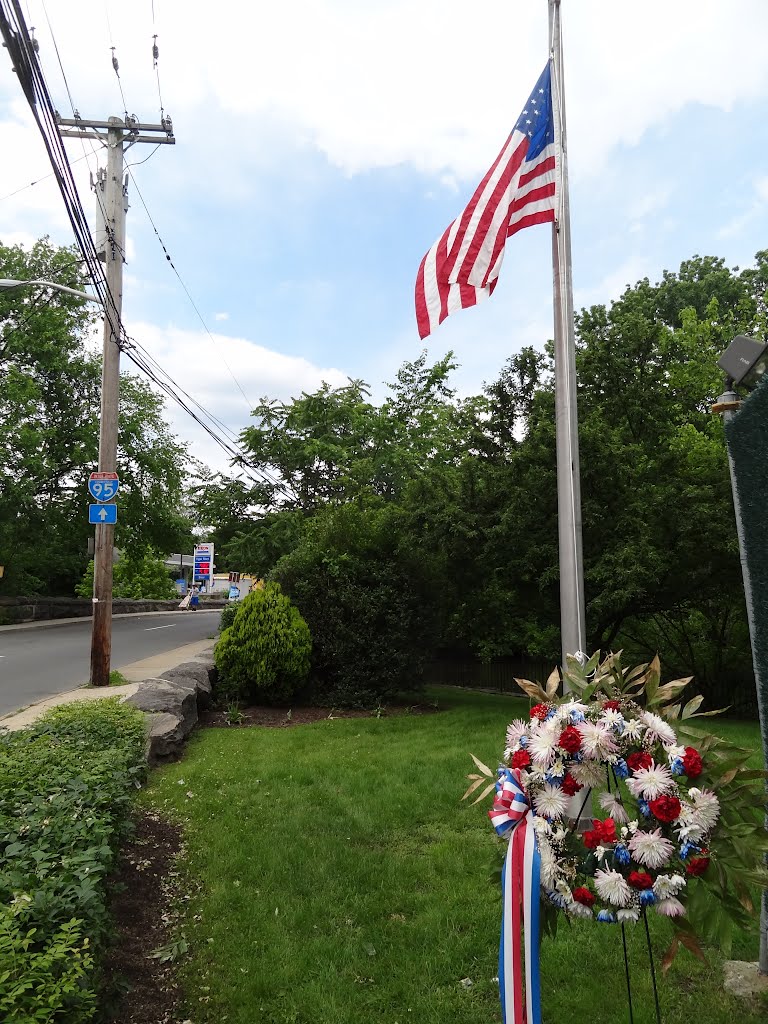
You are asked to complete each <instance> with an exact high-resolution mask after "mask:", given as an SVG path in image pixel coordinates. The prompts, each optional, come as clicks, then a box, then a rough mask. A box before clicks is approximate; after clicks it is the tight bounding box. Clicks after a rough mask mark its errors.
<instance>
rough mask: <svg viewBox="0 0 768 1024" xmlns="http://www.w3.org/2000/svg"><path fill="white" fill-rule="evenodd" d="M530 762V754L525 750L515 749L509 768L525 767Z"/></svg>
mask: <svg viewBox="0 0 768 1024" xmlns="http://www.w3.org/2000/svg"><path fill="white" fill-rule="evenodd" d="M530 763H531V755H530V754H529V753H528V751H527V750H516V751H515V752H514V754H513V755H512V760H511V761H510V767H511V768H527V767H528V765H529V764H530Z"/></svg>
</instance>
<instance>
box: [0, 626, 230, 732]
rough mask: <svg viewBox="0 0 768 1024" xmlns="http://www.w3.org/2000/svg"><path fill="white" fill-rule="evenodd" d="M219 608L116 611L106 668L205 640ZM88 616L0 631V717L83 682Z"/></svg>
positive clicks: (212, 629)
mask: <svg viewBox="0 0 768 1024" xmlns="http://www.w3.org/2000/svg"><path fill="white" fill-rule="evenodd" d="M220 617H221V611H220V610H216V611H210V612H205V611H196V612H191V611H188V612H169V613H168V614H164V615H157V614H154V615H121V616H117V617H115V618H114V619H113V620H112V668H113V669H120V668H124V667H125V666H126V665H130V664H132V663H133V662H134V661H141V660H143V659H144V658H150V657H153V656H154V655H157V654H163V653H165V652H166V651H171V650H173V649H174V648H176V647H181V646H183V645H184V644H191V643H194V642H195V641H196V640H205V639H206V638H207V637H210V636H213V635H214V634H215V632H216V630H217V628H218V625H219V619H220ZM90 662H91V620H90V619H83V620H82V621H78V622H68V623H63V624H56V625H54V624H49V623H46V624H45V625H40V626H34V627H31V628H28V629H9V630H4V629H3V630H0V715H4V714H7V713H8V712H9V711H15V710H17V709H18V708H21V707H26V705H27V704H33V703H34V702H35V701H38V700H42V699H43V698H44V697H51V696H53V694H55V693H63V692H65V691H67V690H72V689H74V688H75V687H76V686H80V685H82V684H83V683H85V682H87V681H88V674H89V670H90Z"/></svg>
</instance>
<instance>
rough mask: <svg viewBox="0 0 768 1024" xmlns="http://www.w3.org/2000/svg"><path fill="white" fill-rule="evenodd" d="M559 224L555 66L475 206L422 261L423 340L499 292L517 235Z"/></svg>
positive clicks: (418, 301)
mask: <svg viewBox="0 0 768 1024" xmlns="http://www.w3.org/2000/svg"><path fill="white" fill-rule="evenodd" d="M554 219H555V132H554V119H553V116H552V92H551V88H550V67H549V64H547V66H546V67H545V69H544V71H543V72H542V74H541V77H540V78H539V80H538V82H537V83H536V85H535V86H534V89H533V92H532V93H531V95H530V98H529V99H528V102H527V103H526V104H525V108H524V110H523V112H522V114H521V115H520V117H519V118H518V120H517V124H516V125H515V127H514V129H513V130H512V134H511V135H510V136H509V138H508V139H507V142H506V144H505V146H504V148H503V149H502V151H501V153H499V155H498V157H497V158H496V161H495V163H494V164H493V166H492V167H491V169H490V170H489V171H488V173H487V174H486V176H485V177H484V178H483V180H482V181H481V182H480V184H479V185H478V187H477V189H476V191H475V194H474V195H473V196H472V199H471V200H470V202H469V205H468V206H467V208H466V209H465V210H464V212H463V213H462V214H461V215H460V216H459V217H457V218H456V220H455V221H454V222H453V223H452V224H451V225H450V226H449V227H448V228H447V229H446V230H445V231H444V232H443V234H442V235H441V236H440V238H439V239H438V240H437V241H436V242H435V244H434V245H433V246H432V248H431V249H430V250H429V252H428V253H427V254H426V256H425V257H424V259H423V260H422V261H421V266H420V267H419V273H418V276H417V278H416V321H417V323H418V327H419V335H420V337H422V338H426V337H427V335H428V334H431V333H432V331H434V329H435V328H436V327H437V326H438V325H439V324H441V323H442V322H443V320H445V318H446V317H447V316H448V315H449V314H450V313H453V312H455V311H456V310H457V309H467V308H468V307H469V306H474V305H476V304H477V303H478V302H480V301H481V299H485V298H487V296H489V295H491V294H492V292H493V289H494V288H495V287H496V283H497V281H498V278H499V270H500V269H501V263H502V260H503V259H504V246H505V244H506V241H507V239H508V238H509V237H510V236H511V235H514V234H515V232H517V231H520V230H521V229H522V228H527V227H530V225H531V224H543V223H545V222H547V221H553V220H554Z"/></svg>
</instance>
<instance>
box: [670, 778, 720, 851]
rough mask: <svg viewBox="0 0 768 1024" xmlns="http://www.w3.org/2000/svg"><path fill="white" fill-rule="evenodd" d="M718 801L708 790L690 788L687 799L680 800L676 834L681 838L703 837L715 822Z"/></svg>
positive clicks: (718, 808) (718, 811) (718, 814)
mask: <svg viewBox="0 0 768 1024" xmlns="http://www.w3.org/2000/svg"><path fill="white" fill-rule="evenodd" d="M719 817H720V801H719V800H718V799H717V797H716V796H715V794H714V793H712V792H710V791H709V790H706V789H705V790H701V789H690V790H689V791H688V799H687V800H683V801H682V802H681V807H680V814H679V816H678V819H677V823H678V827H677V834H678V836H679V837H680V839H681V840H687V839H692V840H693V841H694V842H696V841H697V840H699V839H703V838H704V836H705V835H707V833H708V832H711V831H712V829H713V828H714V827H715V825H716V824H717V819H718V818H719Z"/></svg>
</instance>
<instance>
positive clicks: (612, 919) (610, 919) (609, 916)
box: [597, 910, 616, 924]
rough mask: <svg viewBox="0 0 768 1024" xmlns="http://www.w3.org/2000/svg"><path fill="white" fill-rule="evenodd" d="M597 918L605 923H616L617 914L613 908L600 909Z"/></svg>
mask: <svg viewBox="0 0 768 1024" xmlns="http://www.w3.org/2000/svg"><path fill="white" fill-rule="evenodd" d="M597 920H598V921H602V922H603V924H616V915H615V914H614V912H613V911H612V910H599V911H598V912H597Z"/></svg>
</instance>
